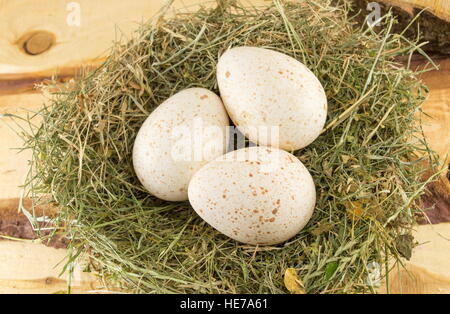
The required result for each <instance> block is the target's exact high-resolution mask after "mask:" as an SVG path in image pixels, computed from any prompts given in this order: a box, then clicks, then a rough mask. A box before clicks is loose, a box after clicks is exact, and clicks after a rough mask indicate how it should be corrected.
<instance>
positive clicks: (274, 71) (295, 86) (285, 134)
mask: <svg viewBox="0 0 450 314" xmlns="http://www.w3.org/2000/svg"><path fill="white" fill-rule="evenodd" d="M217 81H218V84H219V89H220V96H221V98H222V101H223V102H224V105H225V107H226V109H227V111H228V113H229V115H230V117H231V119H232V120H233V122H234V123H235V124H236V125H237V126H238V128H239V129H240V131H241V132H242V133H243V134H245V135H246V136H247V138H248V139H249V140H251V141H252V142H254V143H257V144H259V145H264V146H274V147H279V148H282V149H285V150H287V151H292V150H296V149H300V148H303V147H306V146H308V145H309V144H311V143H312V142H313V141H314V140H315V139H316V138H317V137H318V136H319V135H320V133H321V132H322V130H323V128H324V125H325V120H326V117H327V98H326V95H325V91H324V89H323V87H322V85H321V83H320V81H319V80H318V79H317V77H316V76H315V75H314V74H313V73H312V72H311V71H310V70H309V69H308V68H307V67H306V66H305V65H303V64H302V63H301V62H299V61H297V60H295V59H294V58H291V57H290V56H287V55H285V54H282V53H280V52H276V51H273V50H269V49H263V48H257V47H237V48H232V49H229V50H228V51H226V52H225V53H224V54H223V55H222V56H221V57H220V59H219V63H218V65H217ZM258 126H267V127H278V128H279V143H276V141H273V139H271V137H270V136H264V135H262V132H261V131H258V128H257V127H258Z"/></svg>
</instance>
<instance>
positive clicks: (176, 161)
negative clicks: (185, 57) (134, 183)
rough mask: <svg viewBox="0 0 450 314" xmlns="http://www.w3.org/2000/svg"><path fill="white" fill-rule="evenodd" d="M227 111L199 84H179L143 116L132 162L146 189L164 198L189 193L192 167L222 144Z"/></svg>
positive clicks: (210, 156) (179, 197)
mask: <svg viewBox="0 0 450 314" xmlns="http://www.w3.org/2000/svg"><path fill="white" fill-rule="evenodd" d="M228 124H229V119H228V115H227V112H226V110H225V108H224V106H223V104H222V101H221V100H220V98H219V97H218V96H217V95H216V94H214V93H213V92H211V91H209V90H207V89H203V88H190V89H186V90H183V91H181V92H179V93H177V94H175V95H173V96H172V97H170V98H169V99H167V100H166V101H164V102H163V103H162V104H161V105H159V106H158V107H157V108H156V109H155V110H154V111H153V112H152V113H151V114H150V115H149V116H148V118H147V119H146V120H145V122H144V123H143V125H142V126H141V128H140V129H139V132H138V134H137V136H136V139H135V142H134V146H133V166H134V170H135V172H136V175H137V177H138V179H139V181H140V182H141V183H142V185H143V186H144V187H145V188H146V189H147V190H148V191H149V192H150V194H152V195H154V196H156V197H158V198H160V199H163V200H167V201H184V200H187V199H188V194H187V191H188V185H189V181H190V180H191V178H192V176H193V175H194V173H195V172H196V171H197V170H198V169H200V168H201V167H202V166H203V165H205V164H206V163H207V162H208V161H210V160H213V159H215V158H216V157H218V156H220V155H223V154H224V153H225V152H226V148H227V133H226V132H227V130H226V127H227V126H228Z"/></svg>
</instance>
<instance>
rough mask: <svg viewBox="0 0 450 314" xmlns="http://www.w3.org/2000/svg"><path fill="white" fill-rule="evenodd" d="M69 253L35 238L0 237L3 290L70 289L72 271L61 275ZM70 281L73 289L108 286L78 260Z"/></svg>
mask: <svg viewBox="0 0 450 314" xmlns="http://www.w3.org/2000/svg"><path fill="white" fill-rule="evenodd" d="M67 253H68V252H67V250H65V249H54V248H50V247H47V246H44V245H43V244H40V243H33V241H0V293H67V292H68V282H69V275H68V274H67V273H65V274H64V275H63V276H60V274H61V272H62V270H63V266H64V265H65V262H66V258H67V257H66V256H67ZM70 282H71V287H72V291H71V292H72V293H81V292H83V293H85V292H90V291H99V290H104V289H105V288H104V286H103V284H102V283H101V281H100V280H99V279H98V278H97V277H96V276H95V275H94V274H92V273H87V272H83V268H82V265H79V264H77V265H74V268H73V275H72V276H71V278H70Z"/></svg>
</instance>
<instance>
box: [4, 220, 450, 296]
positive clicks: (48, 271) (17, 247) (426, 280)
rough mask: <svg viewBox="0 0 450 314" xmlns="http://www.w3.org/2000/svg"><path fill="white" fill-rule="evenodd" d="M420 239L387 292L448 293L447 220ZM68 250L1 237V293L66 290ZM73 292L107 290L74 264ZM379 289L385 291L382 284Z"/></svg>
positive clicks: (449, 243)
mask: <svg viewBox="0 0 450 314" xmlns="http://www.w3.org/2000/svg"><path fill="white" fill-rule="evenodd" d="M414 236H415V238H416V240H417V241H418V242H419V243H420V245H419V246H417V247H416V248H415V249H414V250H413V257H412V259H411V261H409V262H407V264H406V269H407V271H406V270H403V269H393V270H392V271H391V273H390V287H389V288H390V289H389V290H390V291H389V292H390V293H450V268H449V267H448V260H449V259H448V258H449V255H448V252H449V251H450V223H446V224H439V225H427V226H419V227H418V229H417V231H416V232H415V233H414ZM66 254H67V251H66V250H65V249H53V248H48V247H46V246H44V245H42V244H39V243H31V242H16V241H0V293H56V292H61V291H66V290H67V275H65V276H63V277H61V278H60V277H59V273H60V271H61V269H62V266H63V264H64V263H63V261H64V259H65V256H66ZM280 271H282V270H280ZM72 284H73V292H74V293H90V292H109V291H112V289H108V288H106V287H105V286H104V284H103V283H102V282H101V280H100V279H99V278H97V277H96V276H95V275H93V274H92V273H84V272H83V271H82V267H81V266H80V265H76V266H75V271H74V277H73V278H72ZM379 292H381V293H386V292H387V290H386V288H385V286H384V285H382V286H381V288H380V289H379Z"/></svg>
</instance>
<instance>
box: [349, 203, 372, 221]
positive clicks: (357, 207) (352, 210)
mask: <svg viewBox="0 0 450 314" xmlns="http://www.w3.org/2000/svg"><path fill="white" fill-rule="evenodd" d="M367 204H368V201H367V200H361V201H352V202H345V203H344V205H345V207H346V208H347V216H348V218H349V219H350V220H352V221H357V220H359V219H361V218H362V217H363V216H364V214H365V212H366V206H367Z"/></svg>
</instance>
